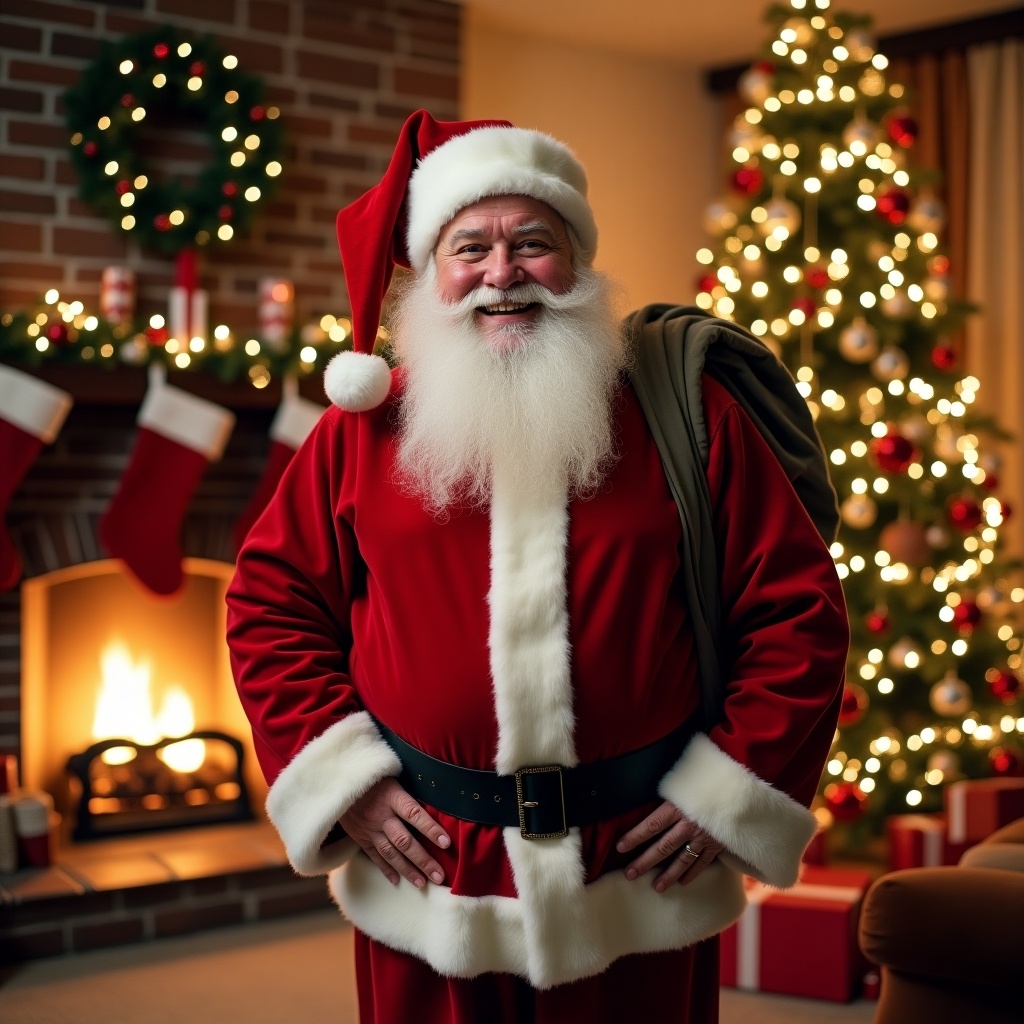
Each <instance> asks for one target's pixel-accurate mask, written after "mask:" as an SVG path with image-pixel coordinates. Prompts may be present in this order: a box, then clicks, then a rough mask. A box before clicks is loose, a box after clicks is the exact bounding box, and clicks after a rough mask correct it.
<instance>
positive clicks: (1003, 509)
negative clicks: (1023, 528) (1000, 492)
mask: <svg viewBox="0 0 1024 1024" xmlns="http://www.w3.org/2000/svg"><path fill="white" fill-rule="evenodd" d="M999 511H1000V514H1001V515H1002V517H1003V522H1004V523H1005V522H1006V520H1007V519H1009V518H1010V516H1012V515H1013V506H1012V505H1011V504H1010V503H1009V502H1008V501H1004V502H1003V503H1002V504H1001V505H1000V506H999Z"/></svg>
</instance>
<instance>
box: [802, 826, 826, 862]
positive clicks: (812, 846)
mask: <svg viewBox="0 0 1024 1024" xmlns="http://www.w3.org/2000/svg"><path fill="white" fill-rule="evenodd" d="M801 860H802V861H803V862H804V863H805V864H815V865H818V866H819V867H820V866H821V865H823V864H826V863H827V862H828V847H827V846H826V845H825V832H823V831H822V832H815V833H814V838H813V839H812V840H811V841H810V842H809V843H808V844H807V849H806V850H804V855H803V857H802V858H801Z"/></svg>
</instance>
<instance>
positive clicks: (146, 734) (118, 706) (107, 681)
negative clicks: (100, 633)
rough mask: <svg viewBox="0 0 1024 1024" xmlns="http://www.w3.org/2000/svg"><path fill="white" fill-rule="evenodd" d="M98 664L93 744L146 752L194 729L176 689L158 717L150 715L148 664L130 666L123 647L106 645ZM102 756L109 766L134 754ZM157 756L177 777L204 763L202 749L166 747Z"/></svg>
mask: <svg viewBox="0 0 1024 1024" xmlns="http://www.w3.org/2000/svg"><path fill="white" fill-rule="evenodd" d="M100 661H101V664H102V669H103V680H102V683H101V686H100V692H99V696H98V698H97V700H96V713H95V715H94V716H93V722H92V735H93V739H96V740H103V739H113V738H124V739H129V740H132V741H134V742H135V743H139V744H144V745H147V746H150V745H152V744H154V743H156V742H158V741H159V740H160V739H162V738H164V737H168V736H187V735H188V734H189V733H190V732H192V730H193V729H195V725H196V722H195V713H194V712H193V710H192V702H191V700H189V697H188V694H187V693H185V691H184V690H183V689H182V688H181V687H180V686H174V687H170V688H169V689H168V690H167V691H166V692H165V693H164V697H163V701H162V703H161V705H160V711H159V713H158V714H154V713H153V697H152V694H151V693H150V677H151V672H150V667H149V664H148V662H146V661H143V660H141V659H140V660H138V661H136V660H134V659H133V658H132V655H131V653H130V652H129V650H128V649H127V647H125V646H124V644H121V643H112V644H109V645H108V646H107V647H106V649H105V650H104V651H103V655H102V657H101V659H100ZM102 756H103V760H104V761H105V762H106V763H107V764H125V763H126V762H128V761H131V760H132V758H133V757H134V756H135V752H134V751H133V750H132V749H131V748H130V747H112V748H111V749H110V750H107V751H105V752H104V754H103V755H102ZM157 756H158V757H159V758H160V759H161V760H162V761H163V762H164V764H166V765H167V766H168V767H169V768H172V769H173V770H174V771H176V772H194V771H196V769H198V768H199V766H200V765H201V764H202V763H203V760H204V759H205V757H206V744H205V743H204V742H203V741H202V740H197V739H192V740H182V741H181V742H180V743H170V744H168V745H167V746H166V747H164V748H163V749H162V750H160V752H159V754H158V755H157Z"/></svg>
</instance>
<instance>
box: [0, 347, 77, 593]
mask: <svg viewBox="0 0 1024 1024" xmlns="http://www.w3.org/2000/svg"><path fill="white" fill-rule="evenodd" d="M71 405H72V398H71V396H70V395H69V394H68V393H67V392H66V391H61V390H60V388H55V387H54V386H53V385H52V384H47V383H45V382H44V381H41V380H39V378H38V377H33V376H31V375H30V374H27V373H22V371H21V370H15V369H14V368H13V367H11V366H4V365H2V364H0V591H2V590H10V589H11V588H12V587H13V586H14V585H15V583H17V582H18V580H20V579H21V559H20V558H19V557H18V553H17V552H16V551H15V550H14V544H13V543H12V542H11V538H10V535H9V534H8V533H7V530H6V529H5V527H4V525H3V520H4V515H5V513H6V511H7V506H8V504H9V503H10V500H11V496H12V495H13V494H14V492H15V491H16V490H17V489H18V485H19V484H20V483H21V481H22V479H24V476H25V474H26V473H27V472H28V470H29V467H30V466H31V465H32V463H33V462H35V460H36V456H37V455H38V454H39V453H40V451H42V448H43V445H45V444H51V443H52V442H53V441H54V439H55V438H56V437H57V435H58V434H59V433H60V428H61V427H62V426H63V425H64V418H65V417H66V416H67V414H68V410H69V409H70V408H71Z"/></svg>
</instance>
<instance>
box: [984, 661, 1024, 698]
mask: <svg viewBox="0 0 1024 1024" xmlns="http://www.w3.org/2000/svg"><path fill="white" fill-rule="evenodd" d="M985 682H986V683H988V689H989V692H990V693H991V694H992V696H993V697H995V698H996V700H1001V701H1002V702H1003V703H1004V704H1012V703H1013V702H1014V701H1015V700H1016V699H1017V698H1018V697H1019V696H1020V690H1021V682H1020V677H1019V676H1017V675H1015V674H1014V673H1013V672H1010V671H1008V670H1007V669H1001V668H990V669H989V670H988V671H987V672H986V673H985Z"/></svg>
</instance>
